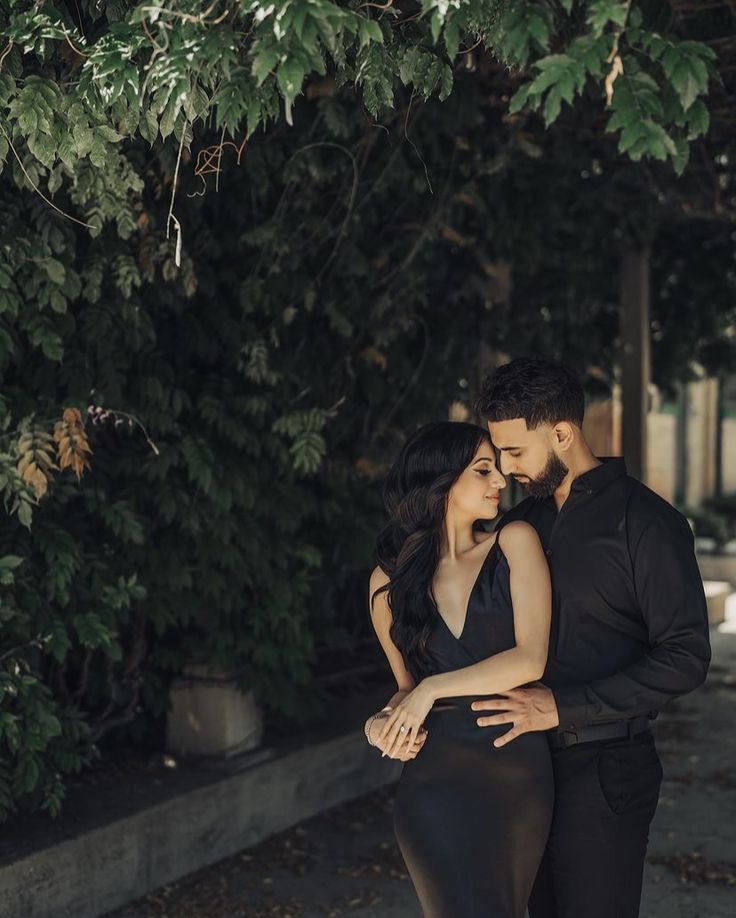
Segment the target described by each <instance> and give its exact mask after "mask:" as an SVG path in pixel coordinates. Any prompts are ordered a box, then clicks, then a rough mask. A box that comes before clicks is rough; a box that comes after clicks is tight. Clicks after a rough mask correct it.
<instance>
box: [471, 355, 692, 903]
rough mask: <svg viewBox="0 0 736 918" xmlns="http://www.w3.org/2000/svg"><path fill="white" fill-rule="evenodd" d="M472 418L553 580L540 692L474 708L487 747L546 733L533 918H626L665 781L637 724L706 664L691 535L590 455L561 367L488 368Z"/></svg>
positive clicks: (515, 364)
mask: <svg viewBox="0 0 736 918" xmlns="http://www.w3.org/2000/svg"><path fill="white" fill-rule="evenodd" d="M478 410H479V412H480V413H481V414H482V415H483V416H484V417H485V418H486V419H487V420H488V427H489V431H490V434H491V439H492V440H493V443H494V445H495V447H496V448H497V449H498V450H499V452H500V456H501V459H500V462H501V471H502V472H503V473H504V474H506V475H511V476H513V477H514V478H515V479H516V480H517V481H519V482H520V483H521V485H522V486H523V487H524V488H525V490H526V491H527V492H528V494H529V497H528V498H527V499H525V500H524V501H522V503H521V504H519V505H518V506H517V507H515V508H514V509H513V510H511V511H510V512H509V513H507V514H506V515H505V517H504V518H503V519H502V520H501V522H500V523H499V527H500V526H503V525H505V524H506V523H508V522H510V521H511V520H512V519H525V520H528V521H529V522H530V523H531V524H532V525H533V526H534V527H535V529H536V530H537V532H538V534H539V537H540V539H541V541H542V545H543V546H544V548H545V551H546V554H547V558H548V561H549V565H550V570H551V573H552V585H553V616H552V631H551V635H550V650H549V659H548V663H547V668H546V670H545V674H544V677H543V680H542V683H541V684H535V685H532V686H528V687H524V688H519V689H515V690H513V691H511V692H508V693H507V694H506V695H505V696H503V698H499V699H495V700H487V701H477V702H474V704H473V708H474V709H475V710H477V711H482V712H485V713H483V714H482V715H481V716H479V718H478V724H479V725H480V726H488V725H492V724H501V723H503V724H506V723H508V724H510V725H511V727H510V729H509V731H508V732H507V733H506V734H505V735H504V736H503V737H501V738H499V739H498V740H496V745H497V746H501V745H504V744H505V743H508V742H513V741H514V739H515V738H516V737H517V736H519V735H521V734H522V733H526V732H529V731H532V730H547V731H549V733H548V737H549V742H550V747H551V752H552V758H553V766H554V774H555V785H556V790H555V814H554V819H553V825H552V830H551V833H550V837H549V841H548V844H547V850H546V853H545V857H544V860H543V862H542V866H541V868H540V871H539V875H538V877H537V881H536V883H535V887H534V890H533V893H532V897H531V900H530V903H529V914H530V918H636V916H637V915H638V914H639V904H640V899H641V886H642V874H643V868H644V857H645V854H646V847H647V842H648V838H649V825H650V823H651V820H652V818H653V816H654V812H655V810H656V806H657V800H658V797H659V788H660V783H661V779H662V769H661V765H660V762H659V758H658V756H657V752H656V750H655V747H654V740H653V737H652V734H651V731H650V729H649V724H650V721H651V719H652V718H654V717H656V714H657V711H658V710H659V708H660V707H661V706H662V705H663V704H664V703H665V702H666V701H668V700H669V699H670V698H674V697H676V696H678V695H683V694H685V693H686V692H690V691H692V690H693V689H694V688H696V687H697V686H698V685H700V684H701V683H702V682H703V680H704V678H705V675H706V672H707V668H708V663H709V661H710V644H709V637H708V617H707V609H706V603H705V596H704V592H703V584H702V580H701V577H700V573H699V571H698V566H697V562H696V560H695V555H694V553H693V537H692V533H691V531H690V527H689V525H688V523H687V520H685V518H684V517H683V516H682V515H681V514H680V513H678V512H677V511H676V510H675V509H674V508H673V507H672V506H670V504H668V503H667V502H666V501H664V500H663V499H662V498H660V497H658V496H657V495H656V494H654V492H653V491H651V490H650V489H649V488H647V487H646V486H645V485H643V484H642V483H641V482H639V481H637V480H636V479H634V478H631V477H630V476H629V475H627V473H626V466H625V463H624V460H623V459H607V460H602V461H601V460H599V459H597V458H596V457H595V456H594V455H593V453H592V452H591V450H590V447H589V446H588V444H587V443H586V441H585V438H584V436H583V433H582V423H583V412H584V394H583V388H582V385H581V382H580V380H579V379H578V378H577V376H576V375H575V374H574V373H573V372H572V371H571V370H570V369H569V368H567V367H565V366H564V365H562V364H558V363H555V362H553V361H547V360H532V359H518V360H514V361H512V362H511V363H509V364H507V365H505V366H502V367H500V368H498V369H497V370H496V371H495V372H493V373H492V374H491V375H490V376H489V377H488V378H487V379H486V380H485V382H484V384H483V388H482V394H481V396H480V399H479V401H478Z"/></svg>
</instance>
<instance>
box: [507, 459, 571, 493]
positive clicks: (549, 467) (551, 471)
mask: <svg viewBox="0 0 736 918" xmlns="http://www.w3.org/2000/svg"><path fill="white" fill-rule="evenodd" d="M568 471H569V469H568V467H567V466H566V465H565V463H564V462H563V461H562V459H560V457H559V456H558V455H557V453H554V452H550V454H549V458H548V459H547V464H546V465H545V467H544V468H543V469H542V471H541V473H540V474H539V475H538V476H537V477H536V478H530V479H529V481H519V484H520V485H521V486H522V488H523V489H524V490H525V491H526V493H527V494H528V495H529V497H536V498H537V500H544V498H546V497H551V496H552V495H553V494H554V493H555V491H556V490H557V489H558V488H559V486H560V485H561V484H562V482H563V481H564V479H565V475H567V473H568ZM517 481H518V478H517Z"/></svg>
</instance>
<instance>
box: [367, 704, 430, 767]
mask: <svg viewBox="0 0 736 918" xmlns="http://www.w3.org/2000/svg"><path fill="white" fill-rule="evenodd" d="M387 717H388V714H387V713H386V714H384V713H380V714H377V715H376V716H375V717H374V718H371V717H369V718H368V720H367V721H366V723H365V735H366V737H367V738H368V742H370V743H372V745H374V746H376V748H378V749H380V750H381V752H382V753H385V752H386V749H387V746H386V743H385V742H378V741H377V737H378V730H379V726H380V724H382V723H383V721H384V720H386V718H387ZM373 734H376V736H373ZM426 739H427V731H426V730H425V729H424V728H423V727H422V728H421V730H420V731H419V734H418V736H417V738H416V741H415V743H414V745H413V746H412V747H411V748H408V747H406V748H403V749H402V750H401V751H400V752H396V753H392V754H391V755H389V758H391V759H395V760H396V761H398V762H408V761H410V760H411V759H415V758H416V757H417V755H418V754H419V753H420V752H421V749H422V746H423V745H424V741H425V740H426ZM381 758H383V756H381Z"/></svg>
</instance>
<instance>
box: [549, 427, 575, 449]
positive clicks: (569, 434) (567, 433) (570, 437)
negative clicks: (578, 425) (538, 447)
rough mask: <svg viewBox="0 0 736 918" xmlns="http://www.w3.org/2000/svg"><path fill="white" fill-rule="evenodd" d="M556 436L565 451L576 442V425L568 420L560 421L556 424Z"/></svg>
mask: <svg viewBox="0 0 736 918" xmlns="http://www.w3.org/2000/svg"><path fill="white" fill-rule="evenodd" d="M554 437H555V442H556V443H557V446H558V448H559V449H560V450H562V451H563V452H565V451H566V450H568V449H570V447H571V446H572V444H573V443H574V442H575V426H574V425H573V424H570V423H569V422H568V421H560V422H559V424H555V427H554Z"/></svg>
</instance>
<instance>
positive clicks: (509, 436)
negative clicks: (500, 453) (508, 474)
mask: <svg viewBox="0 0 736 918" xmlns="http://www.w3.org/2000/svg"><path fill="white" fill-rule="evenodd" d="M538 430H539V428H537V429H536V431H535V430H529V428H528V427H527V423H526V419H525V418H513V419H512V420H510V421H489V422H488V431H489V433H490V435H491V440H492V441H493V445H494V446H495V447H496V448H497V449H513V448H514V447H517V446H520V445H521V444H522V443H528V442H529V439H530V437H531V436H533V435H534V433H535V432H537V431H538Z"/></svg>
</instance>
